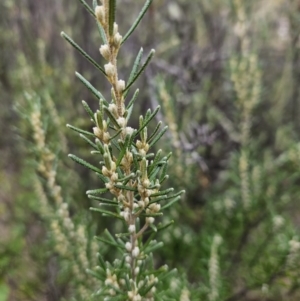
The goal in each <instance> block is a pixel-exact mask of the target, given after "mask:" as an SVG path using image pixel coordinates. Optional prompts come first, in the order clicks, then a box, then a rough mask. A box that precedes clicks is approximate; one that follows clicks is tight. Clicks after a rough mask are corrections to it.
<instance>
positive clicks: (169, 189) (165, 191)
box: [151, 188, 174, 197]
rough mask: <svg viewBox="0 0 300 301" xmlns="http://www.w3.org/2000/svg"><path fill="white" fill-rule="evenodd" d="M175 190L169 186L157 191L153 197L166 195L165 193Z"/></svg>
mask: <svg viewBox="0 0 300 301" xmlns="http://www.w3.org/2000/svg"><path fill="white" fill-rule="evenodd" d="M173 191H174V188H168V189H166V190H162V191H158V192H156V193H153V194H151V197H154V196H161V195H165V194H168V193H170V192H173Z"/></svg>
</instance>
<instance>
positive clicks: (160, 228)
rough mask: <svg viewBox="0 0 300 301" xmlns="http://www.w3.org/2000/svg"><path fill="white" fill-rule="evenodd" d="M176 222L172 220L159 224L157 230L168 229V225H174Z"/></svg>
mask: <svg viewBox="0 0 300 301" xmlns="http://www.w3.org/2000/svg"><path fill="white" fill-rule="evenodd" d="M173 224H174V221H173V220H172V221H170V222H168V223H166V224H164V225H158V226H157V232H159V231H161V230H164V229H167V228H168V227H170V226H172V225H173Z"/></svg>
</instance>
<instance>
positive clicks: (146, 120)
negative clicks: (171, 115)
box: [136, 106, 160, 135]
mask: <svg viewBox="0 0 300 301" xmlns="http://www.w3.org/2000/svg"><path fill="white" fill-rule="evenodd" d="M159 110H160V106H158V107H157V108H156V109H155V110H154V111H153V113H152V114H148V116H149V117H148V118H147V119H146V118H145V120H144V122H143V125H142V126H141V127H140V128H139V129H138V131H137V132H136V135H137V134H139V133H140V132H141V131H142V130H143V129H144V128H145V127H146V126H147V125H148V124H149V122H150V121H151V120H152V119H153V118H154V117H155V115H156V114H157V113H158V111H159Z"/></svg>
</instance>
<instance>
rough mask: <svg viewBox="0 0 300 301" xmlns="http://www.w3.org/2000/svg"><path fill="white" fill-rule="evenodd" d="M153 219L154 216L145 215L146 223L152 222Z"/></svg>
mask: <svg viewBox="0 0 300 301" xmlns="http://www.w3.org/2000/svg"><path fill="white" fill-rule="evenodd" d="M154 221H155V218H154V217H152V216H151V217H146V223H147V224H153V223H154Z"/></svg>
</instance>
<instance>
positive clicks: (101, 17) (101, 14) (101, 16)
mask: <svg viewBox="0 0 300 301" xmlns="http://www.w3.org/2000/svg"><path fill="white" fill-rule="evenodd" d="M95 15H96V17H97V20H98V21H99V22H100V23H101V24H102V25H104V24H105V9H104V7H103V6H102V5H97V6H96V8H95Z"/></svg>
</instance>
